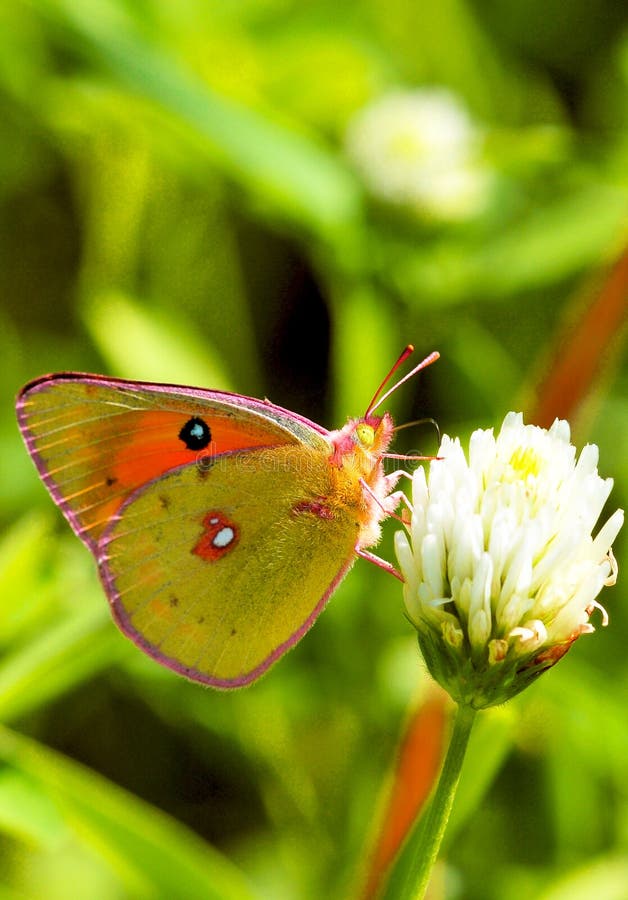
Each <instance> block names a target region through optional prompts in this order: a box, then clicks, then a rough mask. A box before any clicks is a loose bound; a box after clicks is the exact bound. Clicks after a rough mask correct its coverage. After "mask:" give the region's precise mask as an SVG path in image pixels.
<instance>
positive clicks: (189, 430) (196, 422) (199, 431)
mask: <svg viewBox="0 0 628 900" xmlns="http://www.w3.org/2000/svg"><path fill="white" fill-rule="evenodd" d="M211 439H212V433H211V431H210V430H209V425H208V424H207V422H205V420H204V419H200V418H199V417H198V416H193V417H192V418H191V419H188V421H187V422H186V423H185V425H184V426H183V428H182V429H181V431H180V432H179V440H180V441H183V443H184V444H185V446H186V447H187V449H188V450H204V449H205V447H207V445H208V444H209V443H210V441H211Z"/></svg>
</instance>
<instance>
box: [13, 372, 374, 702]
mask: <svg viewBox="0 0 628 900" xmlns="http://www.w3.org/2000/svg"><path fill="white" fill-rule="evenodd" d="M64 381H71V382H74V383H78V384H86V385H91V384H99V385H102V386H103V387H110V388H112V389H114V390H115V389H122V390H128V391H134V390H139V391H145V392H147V393H149V394H151V395H159V394H168V395H172V394H181V395H183V396H185V397H187V398H192V399H198V400H200V401H204V402H212V401H214V402H218V403H224V404H226V405H228V406H232V407H242V408H244V409H247V410H249V411H252V412H255V413H258V414H259V415H260V416H261V417H262V418H265V419H270V420H271V421H272V422H273V423H274V424H276V425H280V426H282V427H283V428H285V429H286V431H288V432H290V433H291V434H293V435H294V436H295V437H297V438H298V439H300V440H303V441H304V442H305V443H308V440H307V438H308V436H309V438H310V441H309V442H311V440H312V433H313V434H314V435H319V436H321V437H327V436H328V435H329V433H330V432H329V430H328V429H326V428H324V427H323V426H321V425H318V424H317V423H316V422H313V421H311V420H310V419H308V418H306V417H305V416H301V415H299V414H298V413H295V412H292V411H291V410H288V409H285V408H284V407H281V406H278V405H277V404H275V403H272V402H271V401H270V400H257V399H256V398H254V397H247V396H246V395H244V394H237V393H233V392H229V391H213V390H207V389H204V388H198V387H192V386H187V385H179V384H169V383H155V382H149V381H130V380H126V379H122V378H112V377H109V376H105V375H96V374H91V373H83V372H58V373H52V374H49V375H43V376H40V377H38V378H35V379H33V380H32V381H30V382H28V383H27V384H26V385H25V386H24V387H23V388H22V389H21V391H20V392H19V394H18V397H17V400H16V412H17V420H18V425H19V428H20V431H21V434H22V437H23V439H24V443H25V445H26V448H27V450H28V452H29V455H30V456H31V458H32V460H33V462H34V464H35V466H36V468H37V471H38V473H39V476H40V478H41V479H42V481H43V482H44V484H45V485H46V488H47V489H48V491H49V493H50V494H51V496H52V498H53V500H54V502H55V503H56V504H57V506H59V507H60V508H61V510H62V511H63V513H64V515H65V516H66V518H67V519H68V521H69V523H70V525H71V526H72V529H73V531H74V532H75V533H76V534H77V536H78V537H79V538H80V539H81V540H82V541H83V542H84V543H85V544H86V545H87V546H88V548H89V549H90V551H91V552H92V554H93V555H94V557H95V559H96V562H97V564H98V569H99V574H100V578H101V581H102V584H103V587H104V589H105V594H106V596H107V599H108V602H109V605H110V608H111V612H112V616H113V618H114V620H115V622H116V624H117V625H118V627H119V628H120V630H121V631H122V632H123V633H124V634H125V635H126V636H127V637H128V638H129V639H130V640H131V641H132V642H133V643H134V644H136V646H137V647H139V649H141V650H142V651H143V652H144V653H146V654H147V655H148V656H150V657H151V658H152V659H154V660H155V661H156V662H158V663H160V664H161V665H163V666H165V667H167V668H169V669H172V670H173V671H174V672H176V673H177V674H179V675H183V676H184V677H186V678H188V679H191V680H192V681H197V682H199V683H202V684H206V685H208V686H211V687H213V688H219V689H233V688H239V687H244V686H246V685H248V684H251V683H252V682H254V681H256V680H257V679H258V678H260V677H261V676H262V675H263V674H264V673H265V672H266V671H267V670H268V669H269V668H270V667H271V666H272V665H273V664H274V663H275V662H276V661H277V660H278V659H279V658H280V657H281V656H283V655H284V654H285V653H286V652H287V651H288V650H290V649H291V648H292V647H294V646H295V644H297V643H298V642H299V641H300V640H301V638H302V637H303V636H304V635H305V634H306V632H307V631H309V629H310V628H311V627H312V625H313V624H314V622H315V621H316V619H317V618H318V616H319V615H320V614H321V612H322V611H323V609H324V608H325V606H326V605H327V603H328V601H329V599H330V598H331V596H332V594H333V593H334V592H335V590H336V588H337V587H338V585H339V584H340V582H341V581H342V579H343V578H344V577H345V575H346V574H347V572H348V570H349V569H350V568H351V566H352V565H353V563H354V561H355V557H354V556H352V557H350V558H349V559H347V560H346V561H345V562H344V563H343V564H342V566H341V567H340V569H339V570H338V573H337V574H336V576H335V578H334V579H333V581H332V582H331V584H330V585H329V587H328V589H327V591H326V592H325V593H324V594H323V596H322V597H321V599H320V600H319V601H318V603H317V604H316V606H315V607H314V609H313V610H312V612H311V613H310V615H309V616H308V617H307V619H306V620H305V621H304V622H303V623H302V624H301V625H300V626H299V628H297V629H296V631H295V632H294V633H293V634H292V635H291V636H290V637H289V638H288V639H287V640H286V641H284V642H283V643H282V644H280V645H279V646H278V647H276V648H275V649H274V650H273V651H272V652H271V653H270V654H269V655H268V657H267V658H266V659H265V660H263V661H262V662H261V663H260V664H259V665H258V666H256V667H255V669H252V670H251V671H250V672H246V673H244V674H243V675H240V676H238V677H237V678H233V679H220V678H215V677H212V676H210V675H205V674H203V673H201V672H199V671H197V670H195V669H194V668H192V667H187V666H183V665H181V664H180V663H178V662H177V661H176V660H174V659H172V658H171V657H168V656H166V655H164V654H162V653H160V652H159V650H158V648H156V647H155V646H153V645H151V644H149V643H148V642H147V641H146V640H145V639H144V638H143V637H142V635H140V634H139V633H138V632H137V631H136V630H135V629H134V628H133V626H132V625H131V623H130V621H129V619H128V616H127V615H126V613H125V612H124V610H123V608H122V604H121V603H120V598H119V595H118V592H117V589H116V586H115V582H114V578H113V576H112V574H111V572H110V570H109V568H108V566H107V561H106V553H105V552H104V551H103V547H105V546H106V543H107V536H108V531H109V529H107V530H106V531H105V533H104V534H103V535H102V536H101V538H100V540H99V541H98V542H96V541H93V540H91V539H90V538H89V536H87V535H85V534H83V533H81V529H80V526H79V524H78V522H77V521H76V519H75V516H74V515H73V513H72V510H71V509H69V508H67V506H66V505H65V503H64V501H63V497H62V496H61V494H60V493H59V491H58V489H57V487H56V485H55V484H54V482H53V480H52V478H51V477H50V475H49V474H48V471H47V469H46V465H45V463H44V462H43V460H42V459H41V457H40V455H39V453H38V451H37V448H36V446H35V439H34V437H33V436H32V434H31V433H30V429H29V426H28V414H27V411H26V399H27V397H28V395H30V394H32V393H36V392H37V391H38V390H45V389H47V388H49V387H50V386H51V385H53V384H57V383H62V382H64ZM308 433H309V435H308ZM145 487H146V486H144V488H145ZM142 489H143V488H140V490H142ZM136 493H137V492H134V493H133V494H132V495H131V496H129V497H128V498H127V500H126V501H125V503H124V504H123V506H122V507H121V509H120V510H119V511H118V515H119V514H120V513H121V512H122V509H123V508H124V506H125V505H126V503H129V502H131V500H132V498H133V497H134V496H135V495H136ZM112 521H113V520H112ZM356 550H357V544H356Z"/></svg>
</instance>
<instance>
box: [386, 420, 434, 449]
mask: <svg viewBox="0 0 628 900" xmlns="http://www.w3.org/2000/svg"><path fill="white" fill-rule="evenodd" d="M416 425H433V426H434V431H435V432H436V437H437V438H438V445H439V446H440V438H441V436H440V428H439V427H438V422H437V421H436V419H432V418H431V416H426V418H424V419H413V421H412V422H404V423H403V424H402V425H395V427H394V428H393V431H394V432H395V434H396V433H397V432H398V431H403V430H404V428H414V427H415V426H416Z"/></svg>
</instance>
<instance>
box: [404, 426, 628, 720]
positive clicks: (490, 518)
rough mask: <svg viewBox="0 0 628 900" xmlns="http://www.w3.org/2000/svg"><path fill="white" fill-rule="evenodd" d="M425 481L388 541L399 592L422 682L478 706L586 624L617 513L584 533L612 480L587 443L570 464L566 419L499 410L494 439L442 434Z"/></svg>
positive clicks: (543, 663) (421, 476) (607, 580)
mask: <svg viewBox="0 0 628 900" xmlns="http://www.w3.org/2000/svg"><path fill="white" fill-rule="evenodd" d="M438 456H439V459H437V460H434V461H432V463H431V464H430V470H429V478H428V479H426V477H425V472H424V470H423V469H422V468H421V469H418V470H417V471H416V472H415V474H414V477H413V512H412V516H411V522H410V524H409V527H408V534H406V533H405V532H401V531H400V532H398V533H397V535H396V549H397V556H398V559H399V564H400V567H401V570H402V572H403V575H404V578H405V585H404V598H405V602H406V607H407V610H408V614H409V616H410V619H411V620H412V622H413V624H414V625H415V627H416V628H417V631H418V636H419V643H420V646H421V650H422V652H423V655H424V657H425V660H426V663H427V666H428V668H429V669H430V672H431V673H432V675H433V676H434V678H435V679H436V680H437V681H439V682H440V683H441V684H442V685H443V686H444V687H445V688H446V689H447V690H448V691H449V693H450V694H451V695H452V696H453V697H454V699H455V700H457V701H459V702H462V703H466V704H469V705H471V706H474V707H476V708H478V709H480V708H482V707H485V706H492V705H494V704H496V703H501V702H503V701H504V700H507V699H508V698H509V697H511V696H513V695H514V694H516V693H518V692H519V691H521V690H522V689H523V688H524V687H526V686H527V685H528V684H529V683H530V682H531V681H532V680H533V679H534V678H536V677H537V676H538V675H539V674H540V673H541V672H543V671H545V670H546V669H548V668H550V667H551V666H553V665H554V663H556V662H557V661H558V660H559V659H560V657H561V656H563V655H564V653H566V652H567V650H568V649H569V647H570V646H571V644H572V643H573V642H574V641H575V640H576V638H578V637H579V636H580V635H581V634H586V633H588V632H591V631H593V630H594V629H593V625H592V624H591V623H590V621H589V618H590V616H591V614H592V612H593V611H594V609H596V608H597V609H599V610H600V612H601V615H602V622H603V624H606V622H607V616H606V612H605V610H604V609H603V607H601V606H600V604H599V603H598V601H597V599H596V598H597V596H598V594H599V593H600V591H601V590H602V588H603V587H604V585H610V584H613V583H614V582H615V579H616V575H617V567H616V564H615V561H614V558H613V555H612V551H611V545H612V542H613V541H614V539H615V537H616V536H617V533H618V532H619V529H620V528H621V525H622V522H623V512H622V510H617V511H616V512H615V513H613V515H612V516H611V517H610V518H609V520H608V521H607V522H606V524H605V525H603V526H602V528H600V530H599V531H598V533H597V535H596V537H595V538H593V537H592V536H591V532H592V529H593V527H594V526H595V523H596V522H597V520H598V517H599V515H600V513H601V511H602V507H603V505H604V503H605V502H606V500H607V498H608V496H609V494H610V491H611V488H612V486H613V482H612V479H610V478H607V479H603V478H600V476H599V475H598V472H597V461H598V450H597V447H596V446H595V445H593V444H589V445H587V446H586V447H585V448H584V449H583V451H582V452H581V454H580V456H579V458H578V459H577V461H576V450H575V447H574V446H573V445H572V444H571V443H570V434H569V425H568V423H567V422H565V421H562V420H559V419H557V420H556V421H555V422H554V424H553V425H552V427H551V428H550V429H549V431H547V430H545V429H543V428H538V427H536V426H533V425H524V424H523V417H522V415H521V414H516V413H508V415H507V416H506V418H505V419H504V423H503V425H502V428H501V431H500V433H499V435H498V436H497V437H494V436H493V432H492V430H488V431H482V430H478V431H475V432H474V433H473V435H472V436H471V441H470V446H469V459H468V461H467V459H466V457H465V454H464V452H463V450H462V448H461V446H460V442H459V440H458V439H457V438H456V439H453V440H452V439H451V438H449V437H447V436H445V437H444V438H443V441H442V443H441V447H440V450H439V453H438Z"/></svg>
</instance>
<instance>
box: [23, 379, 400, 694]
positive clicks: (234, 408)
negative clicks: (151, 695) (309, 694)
mask: <svg viewBox="0 0 628 900" xmlns="http://www.w3.org/2000/svg"><path fill="white" fill-rule="evenodd" d="M372 405H373V404H371V406H372ZM17 415H18V421H19V425H20V429H21V431H22V435H23V437H24V440H25V443H26V446H27V448H28V451H29V453H30V455H31V457H32V458H33V461H34V462H35V465H36V466H37V469H38V471H39V474H40V476H41V478H42V480H43V481H44V483H45V485H46V487H47V488H48V490H49V491H50V494H51V495H52V498H53V499H54V501H55V503H57V505H58V506H59V507H60V508H61V510H62V511H63V513H64V515H65V516H66V518H67V519H68V521H69V522H70V524H71V526H72V528H73V529H74V531H75V532H76V534H77V535H78V536H79V537H80V538H81V539H82V540H83V541H84V543H85V544H86V545H87V546H88V548H89V549H90V551H91V552H92V554H93V555H94V557H95V559H96V563H97V565H98V569H99V574H100V578H101V580H102V583H103V586H104V588H105V592H106V594H107V597H108V600H109V603H110V606H111V610H112V614H113V617H114V619H115V621H116V622H117V624H118V625H119V627H120V628H121V630H122V631H123V632H124V633H125V634H126V635H127V636H128V637H129V638H131V640H133V641H134V642H135V643H136V644H137V645H138V646H139V647H141V648H142V649H143V650H144V651H145V652H146V653H148V654H149V655H150V656H152V657H154V658H155V659H156V660H157V661H158V662H160V663H162V664H164V665H166V666H168V667H170V668H172V669H174V670H175V671H177V672H179V673H181V674H183V675H185V676H187V677H188V678H190V679H193V680H196V681H200V682H203V683H205V684H208V685H211V686H214V687H219V688H229V687H239V686H242V685H245V684H248V683H250V682H251V681H254V680H255V679H256V678H258V677H259V676H260V675H261V674H262V673H263V672H264V671H266V669H268V668H269V666H270V665H272V663H273V662H274V661H275V660H276V659H278V658H279V657H280V656H281V655H282V654H283V653H284V652H285V651H286V650H288V649H289V648H290V647H292V646H293V645H294V644H295V643H296V642H297V641H298V640H299V639H300V638H301V637H302V636H303V634H305V632H306V631H307V630H308V628H309V627H310V626H311V625H312V624H313V622H314V621H315V619H316V617H317V616H318V615H319V613H320V612H321V611H322V609H323V608H324V606H325V604H326V602H327V600H328V599H329V597H330V596H331V594H332V593H333V591H334V590H335V588H336V587H337V585H338V583H339V582H340V580H341V579H342V578H343V576H344V575H345V574H346V572H347V570H348V569H349V568H350V566H351V564H352V563H353V561H354V559H355V557H356V553H357V554H360V553H365V548H367V547H369V546H372V545H373V544H374V543H376V542H377V540H378V538H379V532H380V525H379V523H380V521H381V520H382V519H383V518H385V516H386V515H388V514H389V513H390V512H392V511H393V509H394V507H395V506H396V505H397V502H398V497H397V495H395V494H394V493H392V491H393V488H394V484H395V481H396V476H386V475H385V474H384V471H383V466H382V453H385V452H386V449H387V447H388V445H389V443H390V440H391V437H392V431H393V423H392V419H391V418H390V416H389V415H388V413H384V414H383V415H381V416H377V415H373V414H372V412H371V413H368V412H367V414H366V415H365V416H364V417H362V418H360V419H353V420H349V422H348V423H347V424H346V425H345V426H344V428H342V429H340V430H338V431H331V432H330V431H327V430H326V429H324V428H322V427H321V426H319V425H316V424H315V423H313V422H310V421H309V420H307V419H305V418H303V417H301V416H299V415H297V414H295V413H293V412H290V411H288V410H285V409H282V408H281V407H278V406H275V405H274V404H272V403H270V402H268V401H260V400H255V399H253V398H249V397H244V396H242V395H239V394H230V393H225V392H219V391H209V390H202V389H197V388H188V387H181V386H177V385H161V384H151V383H143V382H131V381H123V380H118V379H113V378H106V377H104V376H99V375H84V374H80V373H62V374H59V375H50V376H44V377H42V378H39V379H36V380H35V381H32V382H30V383H29V384H28V385H26V386H25V387H24V388H23V390H22V391H21V393H20V395H19V397H18V400H17Z"/></svg>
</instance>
